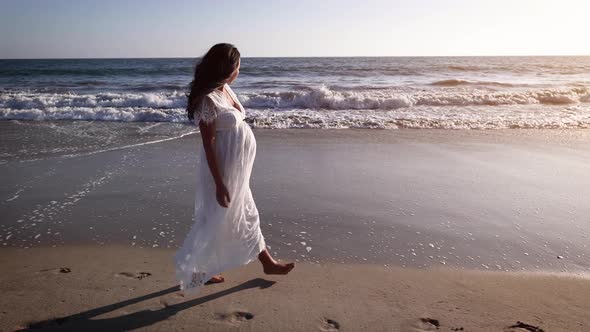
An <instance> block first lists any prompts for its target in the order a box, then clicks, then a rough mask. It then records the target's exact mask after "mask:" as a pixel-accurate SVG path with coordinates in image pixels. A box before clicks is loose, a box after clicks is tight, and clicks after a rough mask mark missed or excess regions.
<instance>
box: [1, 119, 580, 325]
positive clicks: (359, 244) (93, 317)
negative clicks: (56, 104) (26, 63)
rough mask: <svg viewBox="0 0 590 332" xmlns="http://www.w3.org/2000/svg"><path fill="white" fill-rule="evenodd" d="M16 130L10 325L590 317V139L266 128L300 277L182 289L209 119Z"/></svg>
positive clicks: (5, 249) (284, 252)
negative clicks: (184, 246) (184, 248)
mask: <svg viewBox="0 0 590 332" xmlns="http://www.w3.org/2000/svg"><path fill="white" fill-rule="evenodd" d="M0 127H1V128H0V129H1V130H0V137H1V138H2V141H3V144H2V151H0V155H1V157H2V158H1V159H2V162H1V164H0V170H1V178H2V188H1V191H0V194H1V196H0V204H1V205H0V209H1V215H2V222H1V223H0V244H2V249H1V250H0V257H1V258H0V259H1V262H0V267H1V271H2V274H1V281H2V282H1V285H2V286H1V287H2V291H3V294H5V296H4V297H3V298H2V300H0V307H1V308H2V309H1V314H2V319H1V320H0V321H2V323H1V324H2V325H1V326H0V329H1V330H2V331H4V330H6V331H9V330H15V329H16V330H18V329H23V328H26V327H27V326H32V327H42V328H59V329H66V330H68V329H69V330H78V331H79V330H87V329H90V328H94V329H95V330H115V331H116V330H129V329H134V328H144V329H146V330H167V331H172V330H179V331H180V330H191V329H193V330H214V331H215V330H226V329H228V328H235V329H239V330H251V331H275V330H292V331H301V330H303V331H313V330H324V331H330V330H338V329H340V330H346V331H357V330H360V329H365V330H376V331H382V330H388V331H391V330H393V331H420V330H440V331H458V330H461V328H463V330H464V331H486V330H490V331H511V330H513V331H527V330H528V331H541V330H543V331H585V330H587V329H589V328H590V326H589V324H590V321H589V320H588V315H587V312H590V301H589V300H588V294H590V281H589V280H588V278H587V271H588V270H589V268H590V261H589V259H588V257H589V256H590V248H588V246H587V245H588V236H589V235H590V224H588V222H587V220H588V219H587V216H588V215H590V206H589V205H588V204H587V199H586V197H588V196H589V195H590V178H588V176H587V174H588V171H589V170H590V168H589V166H588V165H589V163H588V161H590V145H588V142H589V140H588V139H589V138H590V137H589V135H590V134H589V133H588V132H587V131H584V130H563V131H562V130H490V131H466V130H354V129H351V130H280V129H276V130H255V135H256V138H257V141H258V152H257V159H256V163H255V166H254V173H253V176H252V184H251V185H252V190H253V193H254V198H255V200H256V203H257V206H258V208H259V210H260V213H261V220H262V230H263V234H264V236H265V238H266V240H267V243H268V244H269V245H270V249H271V251H272V252H273V254H274V255H276V256H277V257H279V258H280V259H283V260H294V261H296V262H297V267H296V270H295V272H294V273H293V274H292V275H290V276H288V277H268V276H265V275H263V274H262V271H261V269H260V266H258V265H257V264H256V263H255V264H251V265H250V266H247V267H244V268H242V269H238V270H235V271H229V272H228V273H227V274H226V279H227V282H225V283H223V284H219V285H211V286H207V287H206V288H205V289H204V290H203V293H202V294H200V295H198V296H197V297H196V298H193V299H185V298H182V297H179V296H178V295H176V291H177V284H175V280H174V275H173V262H172V254H173V252H174V250H175V248H177V247H178V246H179V245H180V243H181V241H182V239H183V238H184V235H185V234H186V232H187V230H188V228H189V227H190V225H191V213H192V206H193V203H194V199H195V198H194V196H193V191H194V186H195V185H197V184H196V183H195V178H194V176H193V173H192V170H193V169H194V165H195V163H197V162H200V157H198V156H196V153H195V152H196V151H197V144H201V142H200V139H199V137H198V135H195V134H191V131H193V130H194V128H192V127H190V126H185V125H181V124H153V123H92V122H40V123H36V122H25V121H22V122H20V121H9V122H8V121H7V122H0ZM85 128H88V129H85ZM90 128H92V129H90ZM171 133H174V134H171ZM107 136H108V139H105V137H107ZM48 137H50V138H51V139H48ZM66 147H67V148H66ZM56 318H58V320H57V321H46V322H43V321H45V320H52V319H56ZM519 321H520V322H522V324H520V325H519V324H518V322H519ZM31 324H32V325H31ZM436 325H438V326H436ZM511 326H515V327H511ZM518 326H520V330H519V327H518ZM533 327H538V328H539V329H537V330H535V329H533Z"/></svg>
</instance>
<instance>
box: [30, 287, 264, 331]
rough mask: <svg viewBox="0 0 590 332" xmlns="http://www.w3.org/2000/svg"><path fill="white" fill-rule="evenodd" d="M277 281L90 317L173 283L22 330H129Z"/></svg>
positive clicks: (129, 302) (164, 293)
mask: <svg viewBox="0 0 590 332" xmlns="http://www.w3.org/2000/svg"><path fill="white" fill-rule="evenodd" d="M274 283H275V282H274V281H268V280H265V279H261V278H256V279H252V280H250V281H246V282H244V283H242V284H240V285H237V286H234V287H232V288H229V289H226V290H222V291H219V292H216V293H213V294H209V295H206V296H203V297H200V298H197V299H194V300H189V301H185V302H180V303H177V304H172V305H169V306H166V307H165V308H162V309H159V310H142V311H138V312H134V313H131V314H128V315H124V316H119V317H113V318H105V319H96V320H93V319H91V318H92V317H96V316H99V315H102V314H104V313H107V312H111V311H114V310H117V309H120V308H123V307H125V306H128V305H130V304H134V303H138V302H141V301H145V300H147V299H151V298H155V297H159V296H163V295H166V294H169V293H173V292H176V291H179V290H180V288H179V287H178V286H174V287H170V288H167V289H164V290H161V291H158V292H155V293H151V294H147V295H143V296H139V297H136V298H134V299H129V300H125V301H121V302H118V303H114V304H110V305H106V306H103V307H100V308H96V309H92V310H88V311H84V312H81V313H78V314H74V315H70V316H66V317H59V318H54V319H50V320H45V321H41V322H34V323H30V324H29V325H28V327H27V328H25V329H22V330H19V331H129V330H133V329H137V328H141V327H146V326H149V325H152V324H154V323H157V322H160V321H163V320H165V319H168V318H169V317H171V316H173V315H176V314H177V313H178V312H180V311H182V310H185V309H189V308H191V307H194V306H197V305H200V304H204V303H207V302H209V301H213V300H216V299H218V298H220V297H223V296H226V295H230V294H232V293H236V292H239V291H242V290H246V289H250V288H260V289H264V288H268V287H270V286H272V285H274Z"/></svg>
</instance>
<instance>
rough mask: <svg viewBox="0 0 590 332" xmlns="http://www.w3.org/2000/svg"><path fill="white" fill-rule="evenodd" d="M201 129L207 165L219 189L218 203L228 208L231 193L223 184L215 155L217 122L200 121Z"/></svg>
mask: <svg viewBox="0 0 590 332" xmlns="http://www.w3.org/2000/svg"><path fill="white" fill-rule="evenodd" d="M199 129H200V131H201V137H202V138H203V148H204V149H205V155H206V157H207V164H208V165H209V170H210V171H211V175H212V176H213V179H214V180H215V186H216V187H217V190H216V191H217V192H216V196H217V202H218V203H219V205H221V206H223V207H227V206H228V204H229V202H230V197H229V192H228V190H227V188H226V187H225V184H224V183H223V175H222V174H221V171H220V170H219V165H218V163H217V155H216V154H215V121H213V122H211V123H206V122H204V121H202V120H201V121H199Z"/></svg>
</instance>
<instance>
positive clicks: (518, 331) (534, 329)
mask: <svg viewBox="0 0 590 332" xmlns="http://www.w3.org/2000/svg"><path fill="white" fill-rule="evenodd" d="M505 331H506V332H524V331H528V332H545V330H543V329H542V328H540V327H538V326H533V325H530V324H527V323H523V322H521V321H518V322H516V324H514V325H511V326H508V329H506V330H505Z"/></svg>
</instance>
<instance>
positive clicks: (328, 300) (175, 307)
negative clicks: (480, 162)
mask: <svg viewBox="0 0 590 332" xmlns="http://www.w3.org/2000/svg"><path fill="white" fill-rule="evenodd" d="M172 254H173V250H170V249H139V248H127V247H121V246H104V247H103V246H78V247H75V246H68V247H62V248H53V249H52V250H44V249H42V248H30V249H26V250H23V249H6V248H5V249H3V250H0V262H2V266H3V270H4V272H5V273H3V274H2V277H1V280H2V283H0V288H1V290H2V293H3V294H4V296H3V297H2V300H0V308H1V309H0V310H1V312H2V320H0V321H1V322H2V323H1V326H0V330H23V329H26V328H27V326H31V327H36V329H35V330H41V331H51V330H59V331H70V330H71V331H76V330H77V331H80V330H95V331H100V330H129V329H134V328H140V329H142V330H145V331H152V330H153V331H155V330H167V331H180V330H185V329H186V328H189V327H195V326H198V327H199V329H203V330H208V331H224V330H228V329H239V330H246V331H275V330H284V331H300V330H306V331H309V330H321V331H339V330H342V331H356V330H359V329H369V330H383V329H387V330H393V331H434V330H437V331H460V329H461V328H463V330H461V331H480V330H495V331H515V332H516V331H523V330H521V329H518V328H516V326H518V322H522V323H523V324H527V325H528V326H531V327H532V326H534V327H538V328H539V329H540V330H534V331H541V330H543V331H584V330H585V328H587V327H589V326H590V317H588V316H587V314H586V313H587V312H588V311H590V300H588V298H587V296H586V295H585V294H588V292H590V280H589V279H586V278H585V279H580V278H573V277H566V276H559V277H557V276H552V275H534V274H529V273H516V274H514V273H509V272H508V273H506V272H481V271H466V270H454V269H446V268H445V269H441V268H431V269H424V270H416V269H412V268H399V267H390V268H386V267H383V266H377V265H374V264H366V265H364V264H360V265H359V264H310V263H303V264H301V263H300V264H297V265H296V267H295V270H293V272H292V273H291V274H289V275H288V276H267V275H264V274H263V273H262V271H261V268H260V266H258V265H257V264H256V263H251V264H249V265H247V266H245V267H242V268H238V269H235V270H232V271H228V272H226V273H224V276H225V278H226V281H225V282H224V283H221V284H215V285H209V286H205V287H204V288H203V289H202V290H201V292H200V293H199V294H197V295H196V296H194V297H190V298H184V297H182V296H180V295H179V293H178V286H177V283H176V282H175V280H174V273H173V271H174V270H173V269H174V267H173V262H172ZM270 298H272V299H275V300H274V301H271V302H269V301H268V299H270ZM29 324H30V325H29ZM35 324H37V325H35ZM522 326H523V325H521V327H522ZM525 330H526V329H525ZM531 331H532V330H531Z"/></svg>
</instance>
